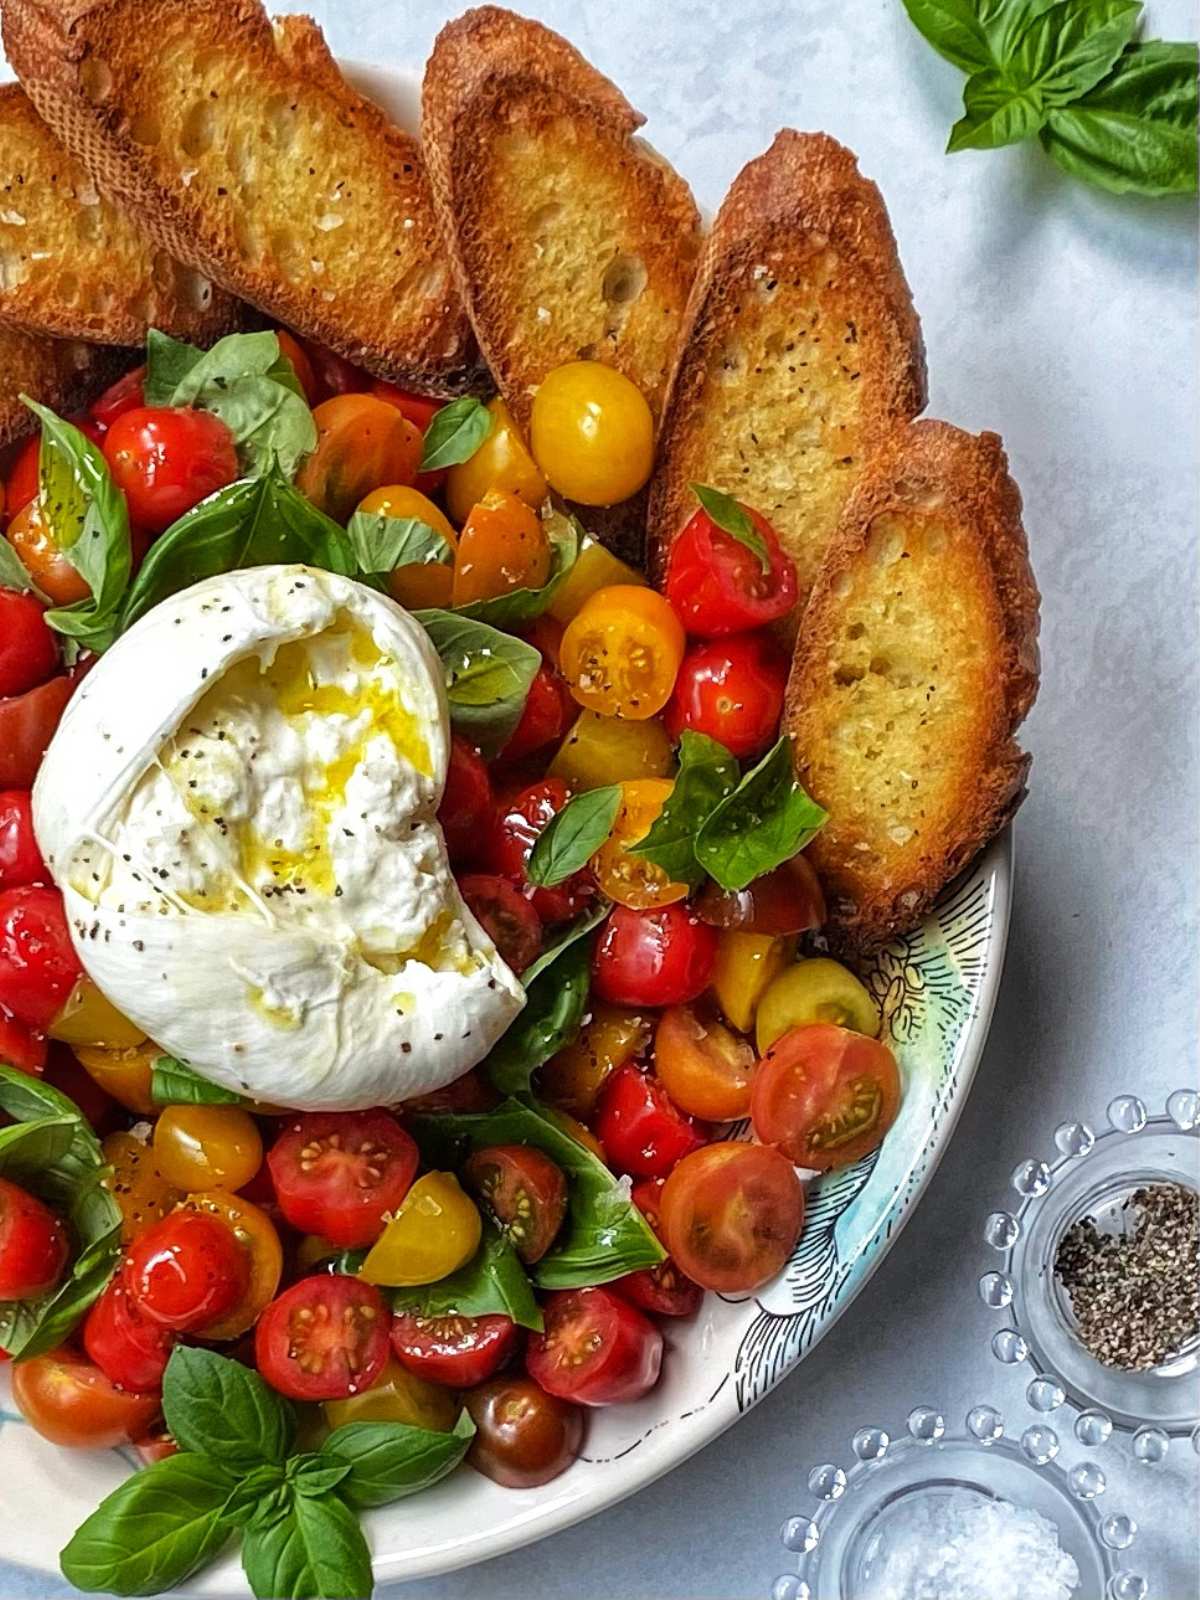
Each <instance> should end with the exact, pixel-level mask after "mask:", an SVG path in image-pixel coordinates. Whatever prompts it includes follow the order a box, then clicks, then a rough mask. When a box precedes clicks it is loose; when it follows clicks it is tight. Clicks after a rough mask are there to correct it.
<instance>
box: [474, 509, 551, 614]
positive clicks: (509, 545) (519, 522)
mask: <svg viewBox="0 0 1200 1600" xmlns="http://www.w3.org/2000/svg"><path fill="white" fill-rule="evenodd" d="M549 576H550V541H549V540H548V539H547V538H546V535H545V533H544V532H543V530H542V523H541V519H540V517H539V516H538V514H537V512H536V511H534V510H533V509H532V508H531V507H530V506H527V505H526V504H525V502H524V500H522V499H520V498H519V497H518V496H517V495H515V494H508V493H507V492H506V491H504V490H502V489H489V490H488V492H487V493H486V494H485V495H484V497H483V499H482V500H481V501H480V502H479V503H478V505H475V506H472V507H471V512H470V515H469V516H468V517H467V520H466V522H465V523H464V524H463V528H462V532H461V533H460V534H459V536H458V554H457V555H456V556H455V558H454V585H453V590H452V599H453V603H454V604H455V605H456V606H465V605H469V604H470V603H471V601H472V600H491V599H493V598H494V597H495V596H496V595H501V594H508V593H509V591H510V590H512V589H540V588H541V587H542V585H543V584H544V583H545V582H546V579H547V578H548V577H549Z"/></svg>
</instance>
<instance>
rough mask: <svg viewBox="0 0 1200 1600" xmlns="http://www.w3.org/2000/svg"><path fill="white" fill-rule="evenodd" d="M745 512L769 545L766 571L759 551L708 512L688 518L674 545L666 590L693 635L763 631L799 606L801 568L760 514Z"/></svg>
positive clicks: (668, 562)
mask: <svg viewBox="0 0 1200 1600" xmlns="http://www.w3.org/2000/svg"><path fill="white" fill-rule="evenodd" d="M742 509H743V511H745V512H746V513H747V514H748V515H749V517H750V520H751V521H752V522H753V523H754V526H755V528H756V529H757V530H758V532H759V534H760V536H761V538H762V541H763V544H764V545H765V546H766V550H767V559H768V562H769V565H768V568H767V570H766V571H765V572H764V571H763V566H762V562H761V561H760V560H759V558H758V556H757V555H755V553H754V551H753V550H749V549H747V548H746V546H745V545H744V544H741V543H739V541H738V540H737V539H735V538H734V537H733V536H732V534H728V533H726V532H725V531H724V529H722V528H718V527H717V525H716V523H715V522H714V521H713V520H712V518H711V517H710V516H709V514H708V512H707V511H704V510H699V511H696V512H695V513H694V514H693V515H692V516H691V517H690V518H689V519H688V521H687V522H686V523H685V524H684V526H683V528H682V530H681V531H680V533H679V535H678V537H677V538H676V540H675V542H674V544H673V545H672V546H671V553H670V555H669V557H668V559H667V577H666V582H665V584H664V585H663V588H664V591H665V593H666V596H667V599H668V600H669V601H670V602H671V604H672V605H673V606H674V607H675V611H676V614H677V615H678V617H679V620H680V622H682V623H683V625H684V627H685V628H686V629H687V631H688V632H689V633H691V634H699V635H700V636H701V637H703V638H715V637H717V636H719V635H723V634H727V633H740V632H741V631H742V630H743V629H744V628H762V627H765V626H766V624H767V623H768V622H776V621H778V619H779V618H780V617H785V616H786V615H787V614H788V612H789V611H790V610H791V609H792V607H793V606H794V605H795V604H796V569H795V567H794V566H793V565H792V562H791V561H790V560H789V558H788V557H787V556H785V555H784V553H783V551H782V550H781V549H780V546H779V540H778V539H777V538H776V536H775V530H774V529H773V528H772V527H771V524H770V523H769V522H768V521H767V519H766V517H764V516H761V515H760V514H759V513H758V512H757V511H751V509H750V507H749V506H743V507H742Z"/></svg>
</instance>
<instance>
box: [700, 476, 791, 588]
mask: <svg viewBox="0 0 1200 1600" xmlns="http://www.w3.org/2000/svg"><path fill="white" fill-rule="evenodd" d="M692 493H693V494H694V495H695V496H696V499H697V500H699V502H700V504H701V505H702V506H703V507H704V509H705V511H707V512H708V515H709V516H710V518H711V519H712V520H713V522H715V523H716V525H717V527H718V528H720V529H721V531H722V533H727V534H728V535H729V537H730V538H731V539H736V540H737V542H738V544H740V545H744V546H745V548H746V549H747V550H749V551H750V553H751V555H754V556H757V557H758V562H759V565H760V566H761V567H762V570H763V571H764V572H770V570H771V555H770V552H769V551H768V549H767V541H766V540H765V539H764V538H763V536H762V534H761V533H760V532H759V531H758V529H757V528H756V527H755V526H754V519H753V517H752V516H751V515H750V513H749V512H748V511H747V510H746V508H745V506H744V505H742V504H741V503H740V502H739V501H737V500H735V499H734V498H733V496H732V495H731V494H726V493H725V491H724V490H723V489H713V488H710V487H709V486H708V485H707V484H704V483H694V484H693V485H692Z"/></svg>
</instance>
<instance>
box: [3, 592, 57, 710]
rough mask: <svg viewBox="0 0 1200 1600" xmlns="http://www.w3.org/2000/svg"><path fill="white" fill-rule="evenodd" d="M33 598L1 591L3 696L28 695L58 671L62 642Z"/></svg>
mask: <svg viewBox="0 0 1200 1600" xmlns="http://www.w3.org/2000/svg"><path fill="white" fill-rule="evenodd" d="M44 612H45V607H44V606H43V605H42V603H41V602H40V601H39V600H36V599H35V598H34V597H33V595H31V594H22V593H21V592H20V591H19V590H17V589H0V696H8V695H14V694H24V693H25V691H26V690H27V689H34V688H36V687H37V685H38V684H39V683H45V681H46V679H47V678H48V677H50V675H51V673H54V672H57V671H58V639H57V637H56V635H55V634H54V633H53V631H52V630H51V629H50V628H48V627H47V625H46V619H45V615H44Z"/></svg>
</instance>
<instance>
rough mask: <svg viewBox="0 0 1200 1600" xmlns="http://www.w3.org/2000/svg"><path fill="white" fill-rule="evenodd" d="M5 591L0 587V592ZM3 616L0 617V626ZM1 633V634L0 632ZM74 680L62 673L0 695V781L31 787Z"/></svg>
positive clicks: (70, 693) (21, 787)
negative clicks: (32, 686) (6, 695)
mask: <svg viewBox="0 0 1200 1600" xmlns="http://www.w3.org/2000/svg"><path fill="white" fill-rule="evenodd" d="M4 593H5V591H4V590H2V589H0V595H3V594H4ZM2 627H3V618H0V628H2ZM0 637H2V635H0ZM74 687H75V686H74V684H73V683H72V681H71V679H70V678H68V677H67V675H66V674H65V673H62V674H60V675H59V676H58V677H57V678H51V679H50V680H49V681H48V682H47V683H39V684H38V686H37V688H36V689H27V690H26V691H25V693H24V694H17V695H13V696H12V697H11V698H10V699H7V700H3V699H0V784H2V785H3V786H4V788H6V789H31V788H32V787H33V780H34V779H35V778H36V777H37V770H38V767H39V766H40V765H41V761H42V757H43V756H44V755H45V753H46V747H47V745H49V743H50V741H51V739H52V738H53V737H54V730H55V729H56V728H57V727H58V724H59V722H60V721H61V720H62V714H63V712H64V711H65V710H66V709H67V701H68V700H69V699H70V698H71V695H72V693H73V691H74Z"/></svg>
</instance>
